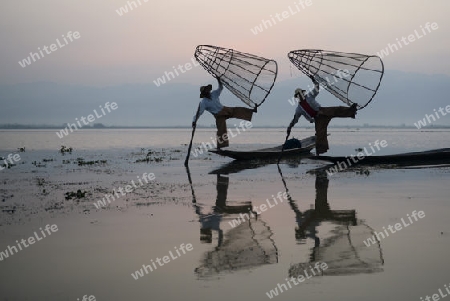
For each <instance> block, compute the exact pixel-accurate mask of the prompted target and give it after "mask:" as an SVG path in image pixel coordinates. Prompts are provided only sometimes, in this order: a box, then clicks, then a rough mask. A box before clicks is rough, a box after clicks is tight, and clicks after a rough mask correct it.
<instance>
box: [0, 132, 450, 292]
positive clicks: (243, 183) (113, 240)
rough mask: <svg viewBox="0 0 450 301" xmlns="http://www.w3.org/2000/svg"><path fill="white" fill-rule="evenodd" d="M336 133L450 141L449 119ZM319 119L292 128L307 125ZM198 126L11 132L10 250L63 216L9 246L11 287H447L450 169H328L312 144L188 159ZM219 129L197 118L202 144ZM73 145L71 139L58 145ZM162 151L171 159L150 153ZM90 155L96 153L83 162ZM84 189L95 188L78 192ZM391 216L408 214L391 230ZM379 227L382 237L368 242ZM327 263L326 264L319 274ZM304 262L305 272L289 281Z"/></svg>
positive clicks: (3, 140)
mask: <svg viewBox="0 0 450 301" xmlns="http://www.w3.org/2000/svg"><path fill="white" fill-rule="evenodd" d="M329 132H330V133H331V135H330V137H329V142H330V151H329V152H328V153H327V155H350V154H355V153H356V151H355V149H356V148H360V147H361V148H363V147H370V144H372V145H374V142H375V141H376V140H380V141H381V140H386V142H387V146H386V147H385V148H382V149H380V150H379V152H378V154H388V153H400V152H405V151H419V150H429V149H437V148H444V147H449V145H450V131H445V130H434V131H417V130H413V129H408V130H406V129H405V130H398V129H392V130H391V129H383V130H378V129H330V131H329ZM312 134H313V131H312V130H311V129H308V130H302V129H296V130H295V131H294V132H293V136H295V137H297V138H303V137H307V136H310V135H312ZM190 135H191V131H190V130H188V129H159V130H157V129H151V130H147V129H146V130H85V131H80V132H75V133H71V134H70V135H69V136H67V137H65V138H63V139H59V138H58V137H57V136H56V134H55V131H49V130H33V131H28V130H27V131H18V130H14V131H0V156H3V157H6V156H7V155H8V154H9V153H12V152H15V151H16V150H17V148H18V147H26V152H23V153H20V156H21V161H19V164H17V166H13V167H12V168H11V169H5V170H2V171H0V183H1V186H0V201H1V202H0V209H1V210H0V254H1V252H3V253H5V252H7V250H9V247H12V246H17V244H18V243H17V241H20V240H21V239H29V237H31V236H33V235H34V232H36V231H37V232H38V234H40V233H41V232H40V228H43V229H44V227H45V225H47V224H49V225H52V224H55V225H57V226H58V231H57V232H54V233H52V234H51V235H49V236H48V237H45V238H43V239H42V240H40V241H37V242H36V243H35V244H33V245H29V246H28V247H23V250H18V252H16V253H14V254H12V255H11V254H9V257H7V258H5V256H4V255H3V260H1V261H0V279H1V281H0V300H73V301H75V300H77V299H79V300H82V298H83V296H84V295H87V296H90V295H93V296H95V298H96V300H114V301H115V300H117V301H119V300H157V301H159V300H161V301H162V300H205V299H214V300H220V301H222V300H223V301H225V300H230V299H235V300H271V298H270V297H269V295H271V297H272V299H273V300H280V301H281V300H299V299H302V300H355V301H356V300H384V299H386V300H391V299H393V300H405V301H406V300H408V301H409V300H420V297H422V298H425V297H426V296H427V295H428V296H432V295H433V294H436V293H437V294H439V289H441V290H442V292H445V287H444V285H449V282H450V266H449V264H448V252H449V250H450V223H449V219H448V216H449V214H450V202H449V195H450V186H449V185H448V184H449V180H450V168H448V167H433V168H399V169H392V168H374V167H373V168H372V167H371V168H359V169H356V170H349V171H346V172H341V173H337V174H334V175H332V176H330V175H327V173H326V172H324V171H323V170H322V171H321V170H320V169H318V168H320V167H321V166H323V163H322V162H317V161H313V160H308V159H302V158H296V159H292V160H288V161H283V162H282V164H280V167H279V168H278V166H277V165H276V164H268V163H264V162H258V163H254V164H252V165H236V164H233V163H231V160H230V159H229V158H223V157H219V156H216V155H213V154H202V155H201V156H198V157H197V158H192V159H191V161H190V165H189V166H190V168H189V169H188V170H187V169H185V168H184V166H183V161H184V157H185V155H186V150H187V146H186V144H188V143H189V140H190ZM214 135H215V130H214V129H199V130H197V132H196V134H195V138H194V146H196V147H198V146H201V143H202V142H210V140H211V137H214ZM284 137H285V132H284V130H283V129H251V130H248V132H246V133H243V134H240V135H237V136H236V137H235V138H233V139H232V140H231V145H232V147H235V148H247V149H249V148H259V147H265V146H270V145H276V144H281V143H282V142H283V140H284ZM61 145H65V146H67V147H72V148H73V152H72V153H71V154H65V155H62V154H60V153H58V150H59V149H60V147H61ZM149 151H151V158H158V160H153V161H150V162H145V161H142V160H141V159H143V158H145V157H146V154H147V153H148V152H149ZM81 159H82V160H81ZM90 160H92V161H97V163H95V162H94V163H93V164H92V165H82V164H81V165H80V164H79V162H80V161H81V162H87V161H90ZM101 160H102V161H105V163H101V162H99V161H101ZM144 173H154V175H155V181H152V182H150V183H148V184H145V185H142V186H139V187H137V188H136V189H134V188H133V189H132V190H133V191H132V192H130V193H127V194H126V196H123V197H120V198H119V199H117V200H114V201H113V202H112V203H111V204H110V205H108V206H106V207H105V208H100V209H97V208H96V207H95V206H94V205H93V204H94V202H97V201H98V200H101V199H102V197H104V196H105V194H106V193H111V192H112V190H113V189H115V190H117V189H119V188H124V187H125V186H126V185H129V184H130V183H131V180H135V179H136V178H137V176H142V175H143V174H144ZM78 189H80V190H81V191H85V192H86V196H85V197H82V198H79V199H78V198H72V199H66V197H65V196H66V193H68V192H76V191H77V190H78ZM263 208H264V210H263ZM249 209H253V211H252V212H251V214H249ZM257 211H259V212H260V214H259V215H257V217H256V216H255V214H256V212H257ZM421 211H423V215H421V216H422V217H421V218H419V217H417V213H418V212H421ZM246 214H247V215H246ZM413 215H415V216H416V218H414V217H413ZM236 221H238V223H237V222H236ZM239 221H240V223H239ZM238 224H239V225H238ZM397 224H398V225H397ZM389 226H391V229H393V228H392V227H397V228H398V227H401V228H400V230H397V231H396V232H395V233H394V232H387V233H386V232H384V231H389V230H387V229H389ZM394 231H395V229H394ZM375 232H377V233H378V239H377V240H373V241H374V242H375V243H371V244H369V245H367V244H368V239H370V238H372V239H374V238H373V237H372V235H375ZM380 233H384V237H383V236H381V234H380ZM387 234H389V235H387ZM41 236H42V235H41ZM183 244H184V245H183ZM188 244H189V246H191V247H192V248H190V247H189V248H186V247H185V246H186V245H188ZM183 250H184V251H183ZM8 252H9V251H8ZM158 258H159V259H158ZM317 263H319V264H323V263H325V264H326V266H327V269H322V270H320V271H318V270H315V271H316V275H312V272H311V269H312V268H314V266H315V264H317ZM144 266H145V267H146V269H147V272H146V271H145V268H144ZM150 267H151V268H152V270H150ZM141 269H142V270H141ZM305 273H306V274H305ZM133 275H134V276H133ZM302 275H305V277H304V278H305V279H304V281H303V282H297V284H294V282H289V283H288V280H289V279H291V277H295V279H299V278H298V277H299V276H302ZM306 275H308V276H310V277H309V278H308V276H306ZM311 275H312V276H311ZM136 278H138V279H137V280H136ZM291 281H292V280H291ZM299 281H300V280H299ZM275 289H276V290H277V293H278V296H275V295H274V291H275ZM281 290H282V291H281ZM271 291H272V292H271ZM268 294H269V295H268Z"/></svg>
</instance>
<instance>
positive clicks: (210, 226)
mask: <svg viewBox="0 0 450 301" xmlns="http://www.w3.org/2000/svg"><path fill="white" fill-rule="evenodd" d="M187 172H188V178H189V183H190V185H191V190H192V197H193V201H192V202H193V204H194V207H195V208H196V210H195V212H196V214H197V215H198V216H199V222H200V224H201V229H200V240H201V241H202V242H204V243H212V241H213V232H217V233H218V242H217V247H215V248H214V249H213V250H210V251H208V252H206V253H205V254H204V255H203V258H202V259H201V264H200V266H199V267H198V268H197V269H196V270H195V272H196V273H197V275H198V276H199V277H202V278H203V277H210V276H214V275H218V274H220V273H223V272H230V271H236V270H242V269H250V268H255V267H257V266H261V265H265V264H273V263H276V262H278V250H277V247H276V246H275V243H274V241H273V240H272V238H271V237H272V235H273V233H272V231H271V229H270V228H269V227H268V226H267V224H266V223H265V222H264V221H262V220H261V218H257V219H255V218H253V217H251V216H252V214H249V213H250V212H251V210H252V205H251V203H250V202H245V203H239V204H233V205H230V202H227V192H228V184H229V178H228V177H225V176H222V175H220V174H218V175H217V186H216V189H217V198H216V203H215V206H213V210H212V212H211V213H208V214H205V213H203V212H202V207H201V206H200V205H199V204H198V203H197V198H196V196H195V192H194V188H193V185H192V180H191V175H190V172H189V169H188V168H187ZM237 214H240V215H241V216H243V215H247V216H248V217H249V218H247V219H246V220H245V221H243V222H241V223H240V224H239V225H237V226H236V227H234V228H233V229H231V230H229V231H227V232H226V233H223V230H222V229H221V222H222V221H223V220H231V219H233V218H238V215H237Z"/></svg>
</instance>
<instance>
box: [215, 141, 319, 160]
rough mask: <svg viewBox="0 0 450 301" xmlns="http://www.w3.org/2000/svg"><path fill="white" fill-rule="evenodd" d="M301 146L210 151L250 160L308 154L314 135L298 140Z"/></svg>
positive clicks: (314, 142)
mask: <svg viewBox="0 0 450 301" xmlns="http://www.w3.org/2000/svg"><path fill="white" fill-rule="evenodd" d="M300 142H301V147H295V148H288V149H284V150H282V148H283V146H282V145H279V146H276V147H270V148H263V149H256V150H231V149H211V150H209V151H210V152H211V153H215V154H218V155H221V156H225V157H230V158H233V159H236V160H252V159H261V158H278V157H279V156H280V154H281V153H282V156H283V157H288V156H293V155H304V154H309V153H310V151H311V150H312V149H313V148H314V146H315V145H316V137H315V136H311V137H308V138H305V139H302V140H300Z"/></svg>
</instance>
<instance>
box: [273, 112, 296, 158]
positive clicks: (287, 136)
mask: <svg viewBox="0 0 450 301" xmlns="http://www.w3.org/2000/svg"><path fill="white" fill-rule="evenodd" d="M292 121H294V119H292ZM292 121H291V123H292ZM291 123H289V125H290V124H291ZM288 129H289V131H288V132H287V135H286V139H285V140H284V143H283V145H282V147H281V152H280V156H279V157H278V162H277V164H280V160H281V156H282V155H283V151H284V145H285V144H286V142H287V140H288V138H289V135H290V134H291V129H292V127H289V128H288Z"/></svg>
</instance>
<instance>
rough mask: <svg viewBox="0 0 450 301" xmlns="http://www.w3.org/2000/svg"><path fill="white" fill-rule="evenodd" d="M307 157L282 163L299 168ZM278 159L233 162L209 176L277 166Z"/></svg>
mask: <svg viewBox="0 0 450 301" xmlns="http://www.w3.org/2000/svg"><path fill="white" fill-rule="evenodd" d="M304 158H305V156H301V157H298V156H294V157H290V158H284V159H282V160H281V162H282V163H284V164H287V165H288V166H289V167H292V168H297V167H298V165H299V164H300V163H301V160H302V159H304ZM277 163H278V158H272V159H270V158H266V159H255V160H245V161H244V160H233V161H231V162H228V163H225V164H223V165H222V166H220V167H219V168H217V169H215V170H213V171H210V172H209V174H222V175H228V174H233V173H239V172H241V171H244V170H248V169H257V168H260V167H264V166H267V165H270V164H277Z"/></svg>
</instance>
